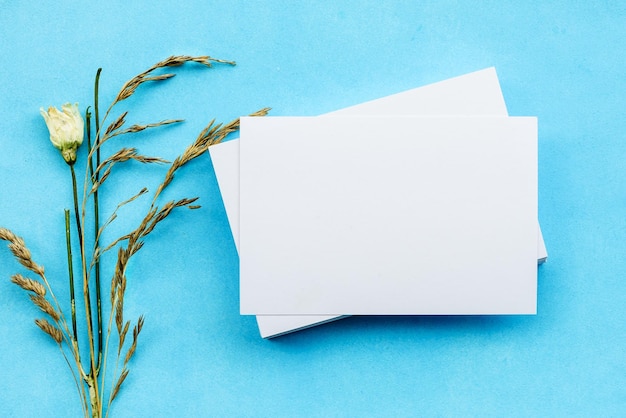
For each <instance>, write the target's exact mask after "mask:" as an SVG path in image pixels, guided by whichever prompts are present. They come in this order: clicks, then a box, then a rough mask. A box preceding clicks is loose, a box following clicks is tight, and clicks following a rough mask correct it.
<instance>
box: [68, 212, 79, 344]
mask: <svg viewBox="0 0 626 418" xmlns="http://www.w3.org/2000/svg"><path fill="white" fill-rule="evenodd" d="M70 236H71V233H70V211H69V210H68V209H65V244H66V247H67V270H68V276H69V281H70V309H71V315H72V332H73V334H72V335H73V336H74V339H75V340H78V332H77V330H76V296H75V294H74V266H73V261H72V240H71V237H70Z"/></svg>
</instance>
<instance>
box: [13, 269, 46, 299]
mask: <svg viewBox="0 0 626 418" xmlns="http://www.w3.org/2000/svg"><path fill="white" fill-rule="evenodd" d="M11 282H13V283H15V284H16V285H18V286H19V287H21V288H22V289H24V290H26V291H28V292H33V293H35V294H36V295H39V296H42V297H43V296H46V288H45V287H44V285H42V284H41V283H39V282H38V281H37V280H33V279H29V278H27V277H24V276H22V275H21V274H14V275H13V276H11Z"/></svg>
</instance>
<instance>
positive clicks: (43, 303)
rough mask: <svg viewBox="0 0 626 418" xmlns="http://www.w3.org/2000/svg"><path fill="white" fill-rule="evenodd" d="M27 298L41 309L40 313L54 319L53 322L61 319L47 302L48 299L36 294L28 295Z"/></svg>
mask: <svg viewBox="0 0 626 418" xmlns="http://www.w3.org/2000/svg"><path fill="white" fill-rule="evenodd" d="M28 296H29V297H30V300H32V301H33V303H34V304H35V306H37V307H38V308H39V309H41V311H42V312H44V313H46V314H48V315H50V317H51V318H52V319H54V320H55V322H56V321H58V320H59V319H60V318H61V314H60V313H59V312H58V311H57V310H56V309H54V308H53V307H52V304H50V302H48V299H46V298H45V297H43V296H40V295H37V294H30V295H28Z"/></svg>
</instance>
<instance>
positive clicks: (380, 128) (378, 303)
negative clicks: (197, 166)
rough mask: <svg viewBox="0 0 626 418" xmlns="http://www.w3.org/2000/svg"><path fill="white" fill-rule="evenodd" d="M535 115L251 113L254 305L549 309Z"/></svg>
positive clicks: (246, 197) (245, 298) (247, 270)
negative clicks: (541, 278)
mask: <svg viewBox="0 0 626 418" xmlns="http://www.w3.org/2000/svg"><path fill="white" fill-rule="evenodd" d="M536 222H537V127H536V119H535V118H491V117H483V118H469V117H431V118H425V117H358V116H354V117H339V116H337V117H332V118H315V117H265V118H242V123H241V139H240V284H241V313H242V314H278V315H280V314H287V315H298V314H304V315H306V314H309V315H310V314H317V315H320V314H322V315H338V314H513V313H535V311H536V263H537V258H536V256H537V231H536Z"/></svg>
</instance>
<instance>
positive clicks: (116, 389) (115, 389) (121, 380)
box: [111, 368, 130, 401]
mask: <svg viewBox="0 0 626 418" xmlns="http://www.w3.org/2000/svg"><path fill="white" fill-rule="evenodd" d="M129 371H130V370H128V369H127V368H124V369H123V370H122V374H121V375H120V377H119V379H117V383H115V386H114V387H113V390H112V391H111V401H113V399H115V397H116V396H117V394H118V392H119V391H120V387H122V383H124V380H126V376H128V372H129Z"/></svg>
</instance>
